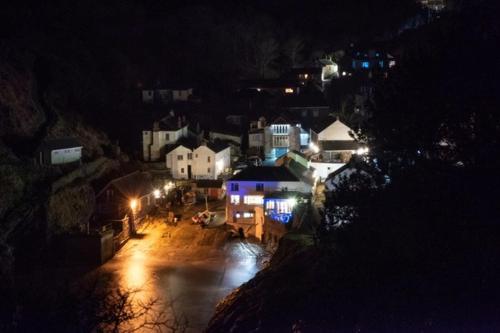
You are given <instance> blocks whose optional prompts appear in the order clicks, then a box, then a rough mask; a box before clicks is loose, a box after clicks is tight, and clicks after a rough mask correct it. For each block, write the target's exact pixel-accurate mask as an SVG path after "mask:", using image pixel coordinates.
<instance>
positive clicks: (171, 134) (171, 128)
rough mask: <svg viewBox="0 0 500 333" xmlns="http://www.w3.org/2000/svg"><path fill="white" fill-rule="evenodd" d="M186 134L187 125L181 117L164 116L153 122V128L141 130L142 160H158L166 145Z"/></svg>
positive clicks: (184, 136) (160, 158) (173, 142)
mask: <svg viewBox="0 0 500 333" xmlns="http://www.w3.org/2000/svg"><path fill="white" fill-rule="evenodd" d="M187 136H188V125H187V123H186V122H185V121H183V120H182V118H181V117H178V118H177V119H175V117H169V118H164V119H162V120H161V121H157V122H154V124H153V130H152V131H150V130H145V131H142V151H143V159H144V161H160V160H162V159H163V157H164V152H165V149H166V147H167V146H168V145H172V144H175V143H176V142H177V141H178V140H179V139H181V138H186V137H187Z"/></svg>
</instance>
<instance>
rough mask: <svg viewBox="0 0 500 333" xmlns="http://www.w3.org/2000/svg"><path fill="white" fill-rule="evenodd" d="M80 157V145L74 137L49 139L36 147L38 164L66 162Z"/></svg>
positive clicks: (75, 160)
mask: <svg viewBox="0 0 500 333" xmlns="http://www.w3.org/2000/svg"><path fill="white" fill-rule="evenodd" d="M81 158H82V145H81V144H80V143H79V142H78V141H77V140H76V139H74V138H61V139H50V140H46V141H45V142H43V143H42V145H41V146H40V147H39V148H38V162H39V163H40V164H66V163H72V162H78V161H80V160H81Z"/></svg>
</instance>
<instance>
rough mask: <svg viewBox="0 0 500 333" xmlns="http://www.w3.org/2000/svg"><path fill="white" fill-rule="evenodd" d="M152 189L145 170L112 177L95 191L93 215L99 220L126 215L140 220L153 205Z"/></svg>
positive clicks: (121, 218)
mask: <svg viewBox="0 0 500 333" xmlns="http://www.w3.org/2000/svg"><path fill="white" fill-rule="evenodd" d="M153 191H154V188H153V183H152V178H151V175H150V174H148V173H145V172H140V171H135V172H132V173H129V174H127V175H125V176H122V177H118V178H115V179H112V180H110V181H109V182H108V183H107V184H106V185H104V186H103V187H102V188H100V189H99V191H98V192H97V195H96V212H95V215H96V216H97V217H98V219H100V220H101V222H102V221H107V220H109V221H113V220H123V219H124V218H125V217H127V216H128V217H129V218H130V219H131V221H132V222H134V220H140V219H141V218H142V217H144V216H145V215H146V214H147V213H148V212H149V211H150V210H151V208H153V207H154V204H155V201H154V196H153ZM132 201H133V202H134V203H133V204H132Z"/></svg>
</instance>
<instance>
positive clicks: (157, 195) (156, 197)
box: [153, 190, 161, 199]
mask: <svg viewBox="0 0 500 333" xmlns="http://www.w3.org/2000/svg"><path fill="white" fill-rule="evenodd" d="M153 195H154V197H155V199H159V198H160V196H161V193H160V190H154V191H153Z"/></svg>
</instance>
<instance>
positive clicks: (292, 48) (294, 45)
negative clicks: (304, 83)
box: [283, 36, 304, 67]
mask: <svg viewBox="0 0 500 333" xmlns="http://www.w3.org/2000/svg"><path fill="white" fill-rule="evenodd" d="M303 50H304V40H303V39H302V38H301V37H297V36H294V37H291V38H289V39H288V40H287V41H286V42H285V45H284V46H283V54H284V55H285V56H286V57H287V58H288V59H290V65H291V66H292V67H295V66H297V65H298V64H299V63H300V62H301V60H302V55H301V53H302V51H303Z"/></svg>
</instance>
